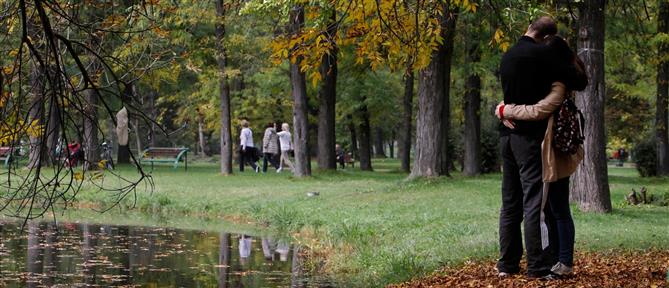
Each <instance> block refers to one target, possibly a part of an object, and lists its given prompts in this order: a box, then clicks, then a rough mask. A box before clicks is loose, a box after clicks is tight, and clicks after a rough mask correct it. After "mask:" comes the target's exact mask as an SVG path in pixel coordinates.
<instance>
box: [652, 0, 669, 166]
mask: <svg viewBox="0 0 669 288" xmlns="http://www.w3.org/2000/svg"><path fill="white" fill-rule="evenodd" d="M659 2H660V4H659V5H660V7H659V9H660V11H659V15H658V22H657V32H658V33H669V3H668V2H667V1H659ZM658 54H659V55H658V59H664V60H663V61H661V62H660V63H659V64H658V66H657V100H656V101H655V103H656V109H657V110H656V111H655V138H656V143H657V174H658V175H661V176H667V175H669V131H668V126H667V124H668V123H667V121H668V119H667V118H669V114H668V113H667V104H668V103H669V61H666V57H667V56H669V45H667V44H660V47H659V51H658Z"/></svg>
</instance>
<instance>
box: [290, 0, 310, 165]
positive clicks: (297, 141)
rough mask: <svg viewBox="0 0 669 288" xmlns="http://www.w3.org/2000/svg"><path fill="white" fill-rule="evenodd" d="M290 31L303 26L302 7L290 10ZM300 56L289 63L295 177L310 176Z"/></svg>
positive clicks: (304, 83) (305, 91) (307, 123)
mask: <svg viewBox="0 0 669 288" xmlns="http://www.w3.org/2000/svg"><path fill="white" fill-rule="evenodd" d="M289 23H290V31H291V33H292V34H293V35H298V34H299V33H300V31H301V30H302V27H303V26H304V7H302V6H295V7H293V8H292V9H291V11H290V22H289ZM300 62H302V58H301V57H297V59H296V61H295V62H294V63H291V64H290V84H291V86H292V96H293V127H294V131H293V132H294V133H293V144H294V145H293V146H294V151H295V165H294V169H293V175H295V176H296V177H305V176H311V161H310V154H309V121H308V119H307V113H308V111H307V109H308V106H307V105H308V103H307V102H308V99H307V85H306V82H305V81H306V80H305V76H304V73H303V72H302V71H300Z"/></svg>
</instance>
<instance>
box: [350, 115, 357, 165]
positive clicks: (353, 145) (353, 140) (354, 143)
mask: <svg viewBox="0 0 669 288" xmlns="http://www.w3.org/2000/svg"><path fill="white" fill-rule="evenodd" d="M348 131H349V134H350V135H351V151H350V152H351V155H353V157H355V158H358V136H357V134H356V131H355V122H353V116H351V115H349V116H348Z"/></svg>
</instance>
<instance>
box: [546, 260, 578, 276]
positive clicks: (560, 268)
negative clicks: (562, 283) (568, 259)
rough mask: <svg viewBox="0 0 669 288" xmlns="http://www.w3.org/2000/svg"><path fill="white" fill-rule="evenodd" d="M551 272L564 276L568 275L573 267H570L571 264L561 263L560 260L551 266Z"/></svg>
mask: <svg viewBox="0 0 669 288" xmlns="http://www.w3.org/2000/svg"><path fill="white" fill-rule="evenodd" d="M551 272H553V273H555V274H557V275H560V276H565V275H569V274H571V273H572V272H574V268H572V267H571V266H567V265H565V264H562V262H558V263H557V264H555V265H554V266H553V268H551Z"/></svg>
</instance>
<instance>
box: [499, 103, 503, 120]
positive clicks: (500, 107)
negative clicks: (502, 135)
mask: <svg viewBox="0 0 669 288" xmlns="http://www.w3.org/2000/svg"><path fill="white" fill-rule="evenodd" d="M499 118H500V119H504V104H502V105H500V106H499Z"/></svg>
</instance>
